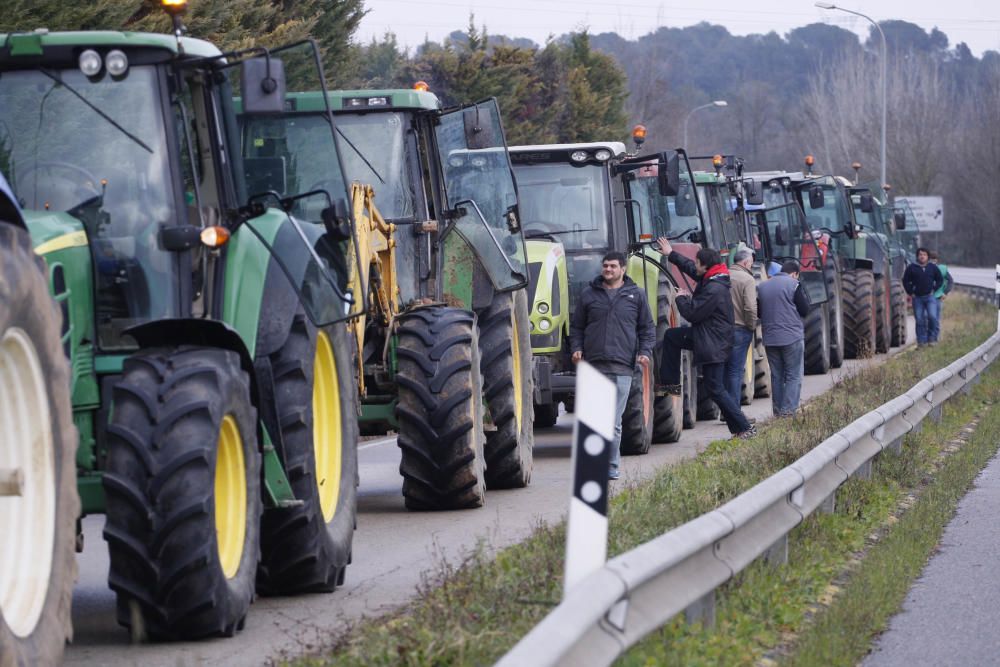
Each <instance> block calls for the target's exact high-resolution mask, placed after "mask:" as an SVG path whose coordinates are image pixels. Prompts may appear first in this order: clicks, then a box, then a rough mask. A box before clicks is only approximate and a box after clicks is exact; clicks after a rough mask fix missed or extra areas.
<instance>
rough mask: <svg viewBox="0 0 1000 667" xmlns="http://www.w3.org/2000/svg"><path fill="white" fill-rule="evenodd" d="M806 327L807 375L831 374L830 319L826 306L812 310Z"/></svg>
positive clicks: (806, 321)
mask: <svg viewBox="0 0 1000 667" xmlns="http://www.w3.org/2000/svg"><path fill="white" fill-rule="evenodd" d="M804 325H805V355H804V356H805V372H806V375H825V374H827V373H829V372H830V318H829V310H827V308H826V305H825V304H824V305H821V306H815V307H812V308H810V309H809V313H808V314H807V315H806V317H805V320H804Z"/></svg>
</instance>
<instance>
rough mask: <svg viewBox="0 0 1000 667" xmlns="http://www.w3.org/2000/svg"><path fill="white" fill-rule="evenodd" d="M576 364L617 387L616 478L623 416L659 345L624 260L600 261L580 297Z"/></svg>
mask: <svg viewBox="0 0 1000 667" xmlns="http://www.w3.org/2000/svg"><path fill="white" fill-rule="evenodd" d="M569 344H570V349H571V350H572V351H573V363H574V364H575V363H578V362H579V361H580V360H581V359H586V360H587V362H588V363H590V364H591V365H592V366H593V367H594V368H596V369H597V370H599V371H601V372H602V373H604V374H605V375H606V376H607V377H608V378H610V379H611V380H612V381H613V382H614V383H615V384H616V385H617V387H618V403H617V406H616V411H615V441H614V442H613V443H612V445H611V469H610V470H609V471H608V476H609V477H610V478H611V479H618V466H619V463H620V461H621V452H620V450H619V446H620V445H621V439H622V415H623V414H624V413H625V405H626V403H627V401H628V393H629V390H630V389H631V387H632V372H633V371H634V370H635V365H636V362H637V361H638V362H639V363H640V364H642V366H643V367H647V366H649V360H650V358H652V354H653V346H654V345H655V344H656V326H655V325H654V324H653V316H652V315H651V314H650V312H649V304H648V303H647V302H646V293H645V292H643V291H642V290H641V289H639V286H638V285H636V284H635V281H633V280H632V279H631V278H629V277H628V276H627V275H625V255H624V254H622V253H620V252H617V251H611V252H609V253H608V254H606V255H605V256H604V259H603V260H602V262H601V275H599V276H597V277H596V278H594V280H593V281H591V283H590V284H589V285H587V286H586V287H584V288H583V290H581V292H580V298H579V299H578V300H577V304H576V311H575V312H574V313H573V319H572V321H571V322H570V327H569Z"/></svg>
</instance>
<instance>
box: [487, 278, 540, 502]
mask: <svg viewBox="0 0 1000 667" xmlns="http://www.w3.org/2000/svg"><path fill="white" fill-rule="evenodd" d="M478 319H479V351H480V354H481V359H480V362H479V363H480V368H481V374H482V378H483V390H484V392H485V398H486V406H487V407H488V408H489V411H490V418H491V419H492V421H493V425H494V427H495V428H496V430H493V431H487V432H486V488H488V489H519V488H522V487H525V486H527V485H528V482H529V481H530V480H531V467H532V449H533V448H534V445H535V435H534V430H533V429H532V425H533V421H534V418H533V415H532V409H533V407H534V405H533V398H534V394H535V389H534V383H533V379H532V376H531V331H530V328H529V327H530V324H529V320H528V297H527V294H526V293H525V291H524V290H518V291H517V292H514V293H509V292H508V293H503V294H496V295H494V296H493V303H491V304H490V306H489V308H486V309H485V310H484V311H483V312H481V313H479V318H478Z"/></svg>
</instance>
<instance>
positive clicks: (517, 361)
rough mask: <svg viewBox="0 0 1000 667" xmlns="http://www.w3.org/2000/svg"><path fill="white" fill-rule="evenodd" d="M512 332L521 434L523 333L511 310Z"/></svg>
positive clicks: (515, 411)
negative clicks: (521, 341)
mask: <svg viewBox="0 0 1000 667" xmlns="http://www.w3.org/2000/svg"><path fill="white" fill-rule="evenodd" d="M510 319H511V331H512V332H514V335H513V336H512V338H513V339H514V340H513V342H512V343H511V346H510V351H511V354H513V355H514V364H513V366H514V421H515V423H516V424H517V432H518V433H520V432H521V418H522V415H523V414H524V396H522V393H523V391H524V378H522V377H521V343H520V338H521V336H520V334H521V331H520V329H519V328H518V321H517V315H515V314H514V309H513V308H512V309H511V315H510Z"/></svg>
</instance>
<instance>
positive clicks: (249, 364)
mask: <svg viewBox="0 0 1000 667" xmlns="http://www.w3.org/2000/svg"><path fill="white" fill-rule="evenodd" d="M296 303H298V302H297V301H296ZM125 333H126V334H128V335H129V336H131V337H132V338H134V339H135V341H136V342H137V343H139V347H140V348H149V347H176V346H178V345H198V346H201V347H217V348H222V349H224V350H232V351H233V352H236V353H237V354H238V355H239V356H240V367H241V368H242V369H243V370H245V371H246V372H247V375H249V376H250V400H251V401H253V405H254V407H255V408H257V409H258V411H259V410H260V407H261V405H260V402H261V401H260V389H259V387H258V385H257V374H256V372H255V370H254V365H253V358H251V356H250V351H249V350H248V349H247V346H246V344H245V343H244V342H243V339H242V338H241V337H240V335H239V333H237V331H236V329H233V328H232V327H230V326H229V325H228V324H226V323H225V322H222V321H219V320H202V319H196V318H170V319H163V320H156V321H154V322H147V323H145V324H140V325H138V326H134V327H131V328H129V329H126V330H125Z"/></svg>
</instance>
